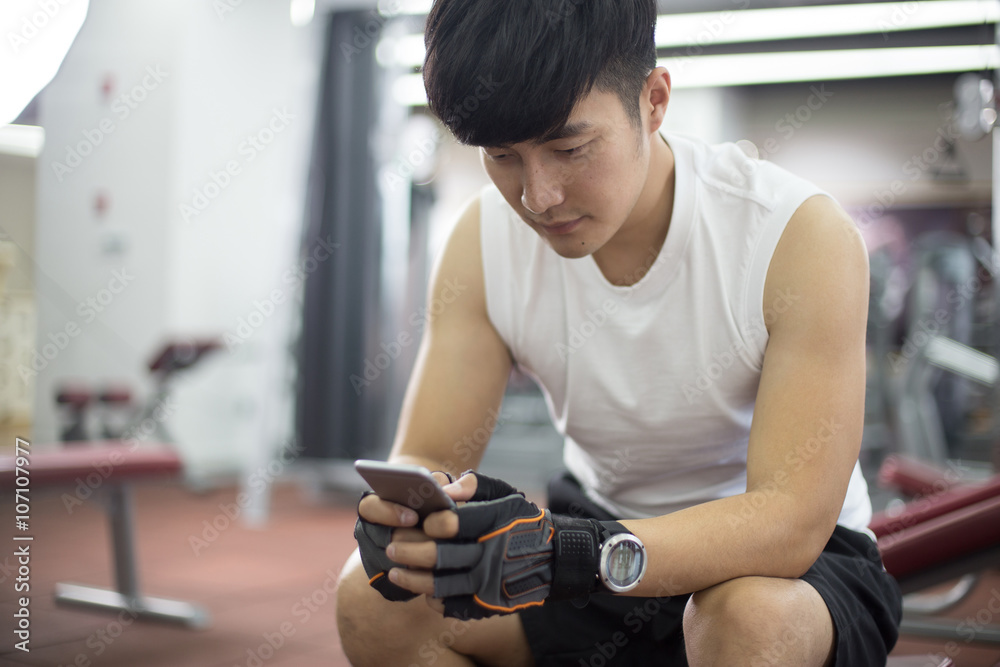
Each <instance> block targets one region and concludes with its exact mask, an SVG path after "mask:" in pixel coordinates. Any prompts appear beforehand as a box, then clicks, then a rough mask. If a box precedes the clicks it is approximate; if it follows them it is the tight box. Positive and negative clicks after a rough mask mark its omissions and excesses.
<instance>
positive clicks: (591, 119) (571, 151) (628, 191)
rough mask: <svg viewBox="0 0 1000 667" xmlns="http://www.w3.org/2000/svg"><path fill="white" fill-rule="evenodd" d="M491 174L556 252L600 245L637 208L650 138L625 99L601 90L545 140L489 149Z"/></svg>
mask: <svg viewBox="0 0 1000 667" xmlns="http://www.w3.org/2000/svg"><path fill="white" fill-rule="evenodd" d="M482 156H483V157H482V159H483V164H484V166H485V167H486V173H487V174H489V177H490V178H491V179H492V180H493V183H494V184H496V186H497V188H499V190H500V192H501V193H502V194H503V196H504V199H506V200H507V203H508V204H510V206H511V207H512V208H513V209H514V210H515V211H517V213H518V214H519V215H520V216H521V218H522V219H523V220H524V221H525V222H526V223H528V225H529V226H531V228H532V229H534V230H535V232H537V233H538V234H539V235H540V236H541V237H542V238H543V239H544V240H545V241H546V243H548V244H549V245H550V246H551V247H552V249H553V250H555V251H556V252H557V253H559V254H560V255H562V256H563V257H568V258H576V257H584V256H586V255H589V254H591V253H594V252H596V251H597V250H599V249H600V248H601V247H602V246H603V245H604V244H605V243H607V242H608V241H609V240H610V239H611V238H612V237H613V236H614V235H615V234H616V233H617V232H618V230H619V229H620V228H621V227H622V225H623V224H624V223H625V221H626V220H627V219H628V217H629V215H630V213H632V210H633V208H634V207H635V204H636V201H637V200H638V198H639V194H640V192H641V191H642V188H643V185H644V184H645V181H646V175H647V171H648V167H649V136H648V135H647V134H646V133H645V132H640V131H639V130H638V129H636V127H635V126H634V125H633V124H632V122H630V120H629V118H628V116H627V114H626V112H625V109H624V108H623V106H622V103H621V100H620V99H619V98H618V97H617V96H616V95H615V94H614V93H608V92H604V91H600V90H597V89H594V90H593V91H592V92H591V93H590V94H589V95H587V96H586V97H584V98H583V99H582V100H580V102H578V103H577V105H576V106H575V107H574V109H573V113H572V114H570V117H569V121H568V122H567V123H566V125H565V126H564V127H563V128H562V131H560V132H557V133H556V134H555V135H553V136H550V137H544V138H542V139H541V140H540V141H539V142H537V143H536V142H524V143H519V144H514V145H511V146H502V147H492V146H488V147H484V148H483V149H482Z"/></svg>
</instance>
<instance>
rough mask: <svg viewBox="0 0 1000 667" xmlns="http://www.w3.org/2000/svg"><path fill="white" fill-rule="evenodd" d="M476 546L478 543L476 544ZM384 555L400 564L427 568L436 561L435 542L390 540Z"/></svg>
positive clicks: (432, 565)
mask: <svg viewBox="0 0 1000 667" xmlns="http://www.w3.org/2000/svg"><path fill="white" fill-rule="evenodd" d="M476 546H478V545H476ZM385 555H386V556H388V557H389V558H391V559H392V560H393V561H395V562H397V563H399V564H400V565H406V566H407V567H415V568H422V569H425V570H429V569H431V568H432V567H434V564H435V563H436V562H437V544H435V543H434V542H429V541H428V542H396V541H392V542H390V543H389V546H388V547H386V549H385Z"/></svg>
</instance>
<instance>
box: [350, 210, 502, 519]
mask: <svg viewBox="0 0 1000 667" xmlns="http://www.w3.org/2000/svg"><path fill="white" fill-rule="evenodd" d="M479 242H480V234H479V202H478V200H477V201H474V202H473V203H472V204H470V206H469V207H468V208H467V209H466V211H465V212H464V213H463V214H462V216H461V218H460V219H459V221H458V223H457V224H456V225H455V228H454V230H453V231H452V233H451V236H450V237H449V239H448V241H447V243H446V244H445V248H444V250H443V252H442V253H441V256H440V257H439V258H438V262H437V265H436V266H435V269H434V272H433V275H432V278H431V283H430V287H429V289H428V295H427V310H428V319H429V321H428V323H427V327H426V329H425V331H424V334H423V339H422V340H421V343H420V349H419V351H418V353H417V361H416V364H415V366H414V369H413V374H412V375H411V376H410V382H409V384H408V386H407V390H406V396H405V398H404V400H403V407H402V411H401V412H400V417H399V425H398V427H397V430H396V438H395V442H394V443H393V447H392V452H391V453H390V455H389V460H390V461H392V462H394V463H411V464H416V465H422V466H425V467H427V468H428V469H430V470H444V471H447V472H450V473H451V474H452V475H455V476H456V477H457V475H458V474H459V473H461V472H463V471H465V470H468V469H469V468H476V467H478V466H479V462H480V461H481V459H482V456H483V452H484V451H485V448H486V445H487V443H488V440H489V435H490V434H491V433H492V430H493V428H494V427H495V426H496V424H497V418H498V411H499V409H500V403H501V401H502V400H503V392H504V389H505V388H506V386H507V378H508V377H509V375H510V369H511V359H510V352H509V351H508V350H507V347H506V345H505V344H504V342H503V341H502V340H501V339H500V336H499V335H498V334H497V332H496V330H495V329H494V328H493V325H492V324H491V323H490V321H489V318H488V316H487V312H486V294H485V287H484V284H483V263H482V252H481V250H480V245H479ZM363 505H364V508H363V511H364V515H365V517H366V518H367V519H368V520H370V521H375V522H378V523H383V524H386V525H394V526H395V525H401V524H399V523H398V522H397V520H396V519H395V513H396V512H398V508H396V507H395V506H392V505H391V503H382V502H381V501H378V499H377V498H371V499H366V500H365V503H363ZM407 525H412V521H411V522H408V524H407Z"/></svg>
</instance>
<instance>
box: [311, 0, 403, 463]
mask: <svg viewBox="0 0 1000 667" xmlns="http://www.w3.org/2000/svg"><path fill="white" fill-rule="evenodd" d="M371 20H372V13H371V12H361V11H353V12H334V13H332V14H330V15H329V20H328V24H327V32H326V42H325V47H324V48H325V53H324V63H323V78H322V83H321V90H320V97H319V109H318V112H319V113H318V116H317V126H316V133H315V143H314V147H313V156H312V163H311V167H310V178H309V190H308V203H307V213H306V216H307V218H306V220H307V224H306V227H305V234H304V238H303V257H304V258H305V257H308V256H309V254H310V253H311V252H312V251H313V249H314V248H316V246H317V244H318V243H319V241H320V240H325V241H328V242H330V241H332V242H333V243H336V244H339V247H338V248H337V250H336V251H335V252H334V254H333V256H332V258H331V259H330V260H329V261H324V262H320V263H319V265H318V267H317V268H316V269H315V270H314V271H313V272H311V273H309V274H308V277H307V279H306V283H305V290H304V297H303V298H304V303H303V322H302V329H301V333H300V339H299V343H298V349H297V357H298V359H297V361H298V382H297V388H296V408H295V413H296V414H295V421H296V436H297V439H298V442H299V443H300V445H301V446H302V447H303V451H302V454H301V456H302V457H303V458H315V459H354V458H373V457H377V456H379V455H380V454H381V452H379V451H375V450H378V449H379V448H380V443H381V442H382V440H381V439H382V437H383V435H384V434H383V432H382V430H383V428H384V425H383V424H382V421H383V420H382V417H381V415H383V414H384V406H383V404H384V401H385V397H384V396H383V395H382V393H381V392H384V390H380V387H384V386H385V383H372V384H371V385H370V386H367V387H365V386H359V385H358V384H357V379H358V378H363V377H364V373H365V359H366V355H370V354H371V341H376V343H377V339H378V320H379V316H378V313H379V303H378V301H379V299H378V296H379V274H380V261H381V243H382V239H381V222H380V220H381V217H380V215H381V214H380V206H379V199H378V195H377V187H376V165H375V161H374V157H373V155H372V151H371V150H370V145H369V142H370V137H371V136H372V134H373V131H374V124H375V119H376V117H377V113H376V112H377V97H378V95H377V92H378V83H377V82H378V76H379V73H378V67H377V65H376V62H375V41H376V40H374V39H373V40H371V41H370V43H368V44H365V42H364V40H363V39H361V40H359V39H358V36H359V34H361V35H363V34H364V30H365V26H366V24H370V23H371ZM359 29H360V30H359ZM358 44H361V45H364V46H363V48H358ZM345 45H347V47H348V48H345ZM352 47H354V48H352ZM352 376H354V378H355V383H353V384H352Z"/></svg>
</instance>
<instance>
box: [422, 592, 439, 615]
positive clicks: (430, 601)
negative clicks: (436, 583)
mask: <svg viewBox="0 0 1000 667" xmlns="http://www.w3.org/2000/svg"><path fill="white" fill-rule="evenodd" d="M424 599H425V600H427V606H428V607H430V608H431V609H433V610H434V611H436V612H437V613H439V614H441V615H442V616H443V615H444V600H438V599H437V598H432V597H431V596H430V595H426V596H424Z"/></svg>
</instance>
